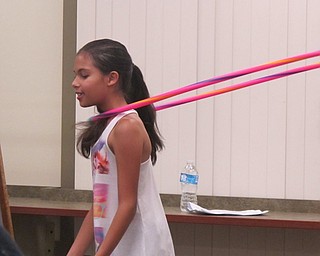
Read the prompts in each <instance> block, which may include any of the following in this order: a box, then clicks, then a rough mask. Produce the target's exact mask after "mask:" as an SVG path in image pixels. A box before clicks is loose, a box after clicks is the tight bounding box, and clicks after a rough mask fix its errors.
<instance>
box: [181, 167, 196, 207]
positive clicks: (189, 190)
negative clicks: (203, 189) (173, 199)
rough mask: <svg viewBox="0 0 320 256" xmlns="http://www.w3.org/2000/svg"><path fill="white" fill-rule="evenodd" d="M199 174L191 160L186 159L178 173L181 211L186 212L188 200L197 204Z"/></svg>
mask: <svg viewBox="0 0 320 256" xmlns="http://www.w3.org/2000/svg"><path fill="white" fill-rule="evenodd" d="M198 180H199V175H198V172H197V170H196V167H195V165H194V163H193V161H187V165H186V166H185V167H184V169H183V171H182V172H181V174H180V183H181V201H180V209H181V211H183V212H187V205H188V202H191V203H194V204H197V203H198V200H197V189H198Z"/></svg>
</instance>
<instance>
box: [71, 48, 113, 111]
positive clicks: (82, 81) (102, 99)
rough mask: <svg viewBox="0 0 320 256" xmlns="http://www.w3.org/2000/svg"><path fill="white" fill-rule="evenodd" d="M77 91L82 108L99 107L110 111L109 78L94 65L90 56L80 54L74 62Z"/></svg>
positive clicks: (74, 83) (74, 84) (73, 85)
mask: <svg viewBox="0 0 320 256" xmlns="http://www.w3.org/2000/svg"><path fill="white" fill-rule="evenodd" d="M74 73H75V78H74V80H73V82H72V87H73V88H74V89H75V92H76V95H77V99H78V101H79V103H80V106H81V107H90V106H97V107H98V109H99V110H101V111H106V110H108V88H109V87H108V76H109V75H104V74H102V73H101V71H100V70H99V69H98V68H96V67H95V66H94V65H93V62H92V60H91V57H90V56H89V55H88V54H85V53H80V54H78V55H77V56H76V58H75V62H74Z"/></svg>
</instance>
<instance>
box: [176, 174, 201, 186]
mask: <svg viewBox="0 0 320 256" xmlns="http://www.w3.org/2000/svg"><path fill="white" fill-rule="evenodd" d="M198 179H199V176H198V175H192V174H188V173H181V175H180V182H182V183H187V184H193V185H197V184H198Z"/></svg>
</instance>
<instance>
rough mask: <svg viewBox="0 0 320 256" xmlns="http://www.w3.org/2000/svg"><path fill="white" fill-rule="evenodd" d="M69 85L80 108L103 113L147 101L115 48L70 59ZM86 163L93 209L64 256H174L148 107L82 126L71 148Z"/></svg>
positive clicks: (105, 42)
mask: <svg viewBox="0 0 320 256" xmlns="http://www.w3.org/2000/svg"><path fill="white" fill-rule="evenodd" d="M74 72H75V79H74V81H73V83H72V86H73V88H74V89H75V93H76V95H77V99H78V101H79V103H80V105H81V106H82V107H89V106H96V107H97V109H98V111H99V112H100V113H101V112H105V111H107V110H110V109H115V108H118V107H121V106H124V105H127V104H128V103H132V102H135V101H137V100H141V99H144V98H147V97H149V92H148V89H147V87H146V85H145V82H144V80H143V76H142V74H141V71H140V70H139V68H138V67H137V66H135V65H134V64H133V63H132V60H131V57H130V55H129V53H128V52H127V49H126V48H125V47H124V46H123V45H122V44H121V43H119V42H116V41H113V40H109V39H102V40H96V41H93V42H90V43H88V44H87V45H85V46H84V47H83V48H82V49H80V50H79V52H78V53H77V56H76V59H75V64H74ZM77 146H78V150H79V152H80V153H81V154H82V155H83V156H85V157H87V158H89V157H91V162H92V177H93V207H92V208H91V210H90V211H89V212H88V214H87V216H86V217H85V219H84V221H83V224H82V226H81V228H80V231H79V233H78V235H77V237H76V239H75V241H74V243H73V245H72V247H71V249H70V251H69V253H68V256H74V255H81V256H82V255H84V253H85V251H86V250H87V248H88V247H89V245H90V244H91V242H92V241H93V239H94V240H95V245H96V254H95V255H96V256H98V255H103V256H106V255H114V256H127V255H128V256H129V255H130V256H135V255H136V256H157V255H158V256H166V255H170V256H171V255H174V249H173V244H172V239H171V235H170V231H169V227H168V224H167V221H166V217H165V213H164V210H163V207H162V204H161V201H160V197H159V194H158V192H157V190H156V188H155V182H154V179H153V174H152V164H155V162H156V160H157V156H156V152H157V151H158V150H161V149H162V148H163V143H162V140H161V138H160V135H159V132H158V129H157V124H156V115H155V111H154V108H153V106H152V105H150V106H147V107H143V108H140V109H137V111H135V110H130V111H126V112H122V113H120V114H118V115H116V116H112V117H110V118H104V119H100V120H98V121H92V122H89V123H88V124H87V125H86V127H85V128H84V129H83V130H82V132H81V133H80V135H79V137H78V142H77Z"/></svg>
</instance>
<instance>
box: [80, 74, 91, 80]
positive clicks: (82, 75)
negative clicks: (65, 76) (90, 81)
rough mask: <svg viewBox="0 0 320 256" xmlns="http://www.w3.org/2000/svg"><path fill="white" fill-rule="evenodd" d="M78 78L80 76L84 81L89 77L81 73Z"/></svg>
mask: <svg viewBox="0 0 320 256" xmlns="http://www.w3.org/2000/svg"><path fill="white" fill-rule="evenodd" d="M80 76H81V77H82V78H84V79H86V78H88V77H89V75H88V74H81V73H80Z"/></svg>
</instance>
